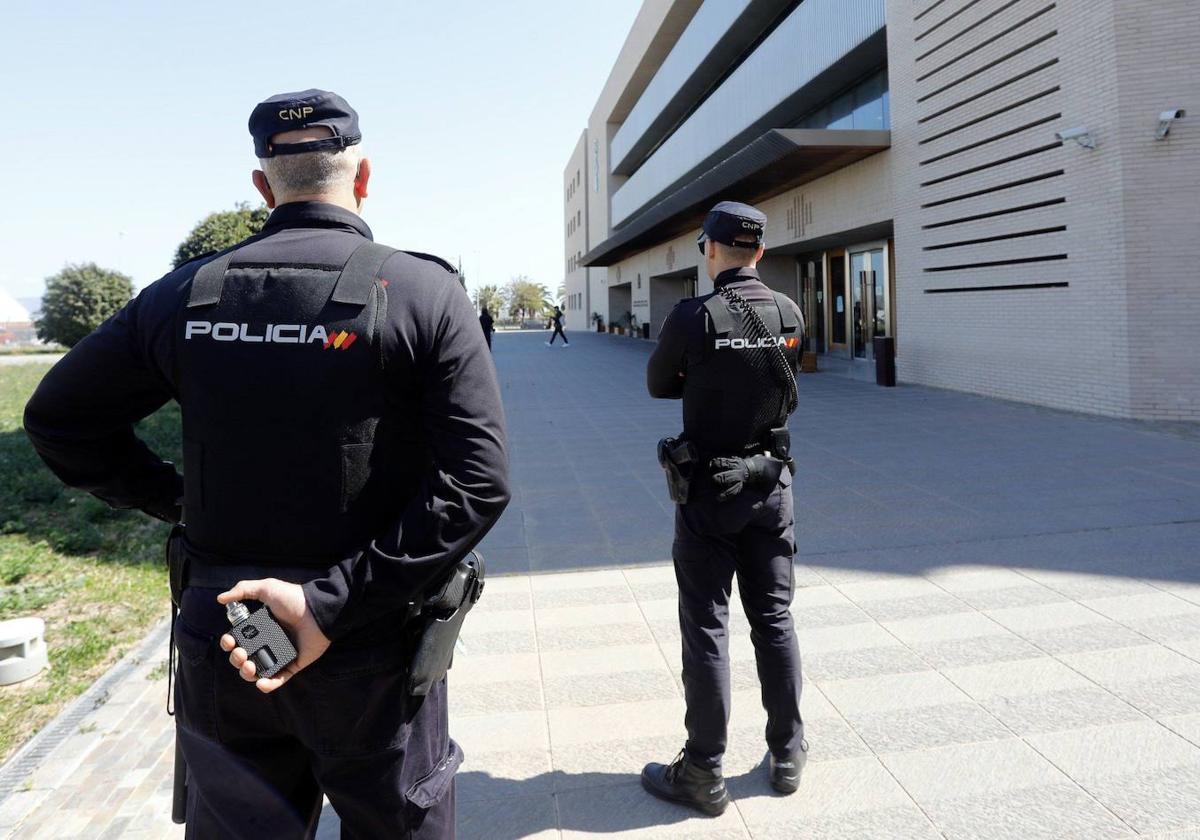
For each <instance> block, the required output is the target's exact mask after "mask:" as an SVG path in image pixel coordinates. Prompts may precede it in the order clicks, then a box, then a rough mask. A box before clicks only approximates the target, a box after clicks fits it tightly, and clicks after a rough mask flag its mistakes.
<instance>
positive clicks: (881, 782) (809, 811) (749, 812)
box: [729, 756, 912, 836]
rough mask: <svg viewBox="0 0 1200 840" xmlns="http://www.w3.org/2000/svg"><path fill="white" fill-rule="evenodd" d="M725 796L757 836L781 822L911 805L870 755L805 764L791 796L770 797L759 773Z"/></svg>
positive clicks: (733, 783)
mask: <svg viewBox="0 0 1200 840" xmlns="http://www.w3.org/2000/svg"><path fill="white" fill-rule="evenodd" d="M729 792H730V795H731V796H733V797H734V799H735V801H736V802H737V808H738V811H739V812H741V814H742V816H743V817H744V818H745V820H746V824H747V825H748V826H750V827H751V830H752V831H753V832H754V833H755V834H756V835H760V836H771V835H770V830H769V829H768V827H769V826H772V825H775V824H776V823H777V822H779V821H781V820H804V821H811V820H819V819H822V818H841V817H844V816H846V815H849V814H855V813H864V812H878V811H881V810H886V809H896V808H905V807H908V806H910V805H911V804H912V800H911V799H910V798H909V797H908V795H907V794H906V793H905V792H904V790H903V789H902V788H901V787H900V785H899V784H897V783H896V780H895V779H894V778H893V777H892V775H891V774H890V773H888V771H887V770H886V769H884V767H883V765H881V764H880V763H879V760H878V759H877V758H875V757H873V756H863V757H859V758H847V759H843V760H840V761H820V762H813V763H810V764H808V765H807V766H806V767H805V768H804V775H803V777H802V778H801V784H800V789H799V790H798V791H797V792H796V793H794V794H792V795H791V796H779V795H777V794H775V793H774V792H773V791H772V790H771V788H770V785H769V783H768V781H767V779H766V777H765V776H764V775H763V774H759V773H754V774H749V775H746V776H743V777H741V778H739V779H736V780H732V781H730V782H729ZM785 836H786V835H785Z"/></svg>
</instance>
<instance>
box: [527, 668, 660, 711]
mask: <svg viewBox="0 0 1200 840" xmlns="http://www.w3.org/2000/svg"><path fill="white" fill-rule="evenodd" d="M545 692H546V705H547V706H548V707H549V708H552V709H553V708H559V707H577V708H578V707H582V706H603V705H607V704H610V703H627V702H631V701H637V700H656V699H660V698H664V697H678V696H679V689H678V688H677V687H676V684H675V680H674V678H673V677H672V676H671V674H670V673H669V672H668V671H667V670H666V669H665V668H661V669H657V670H654V671H625V672H610V673H606V674H603V675H595V674H589V675H583V676H569V677H548V678H547V679H546V680H545Z"/></svg>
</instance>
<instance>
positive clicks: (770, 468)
mask: <svg viewBox="0 0 1200 840" xmlns="http://www.w3.org/2000/svg"><path fill="white" fill-rule="evenodd" d="M709 466H710V467H711V468H712V470H713V476H712V480H713V484H715V485H717V488H718V489H719V490H720V492H719V493H717V500H718V501H722V502H723V501H725V500H726V499H731V498H733V497H734V496H736V495H737V494H738V493H741V492H742V490H744V489H745V488H747V487H770V486H773V485H774V484H775V482H777V481H779V475H780V474H781V473H782V472H783V461H780V460H779V459H778V458H771V457H769V456H767V455H755V456H753V457H751V458H713V459H712V461H710V462H709Z"/></svg>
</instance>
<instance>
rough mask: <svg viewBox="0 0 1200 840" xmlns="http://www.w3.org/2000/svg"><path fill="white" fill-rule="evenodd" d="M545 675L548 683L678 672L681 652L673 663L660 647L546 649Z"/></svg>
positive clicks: (628, 646) (640, 645) (543, 663)
mask: <svg viewBox="0 0 1200 840" xmlns="http://www.w3.org/2000/svg"><path fill="white" fill-rule="evenodd" d="M540 661H541V673H542V676H543V677H544V678H545V679H546V680H553V679H560V678H565V677H577V676H589V675H603V674H612V673H620V672H623V671H654V670H664V671H667V672H671V671H674V670H676V669H678V667H679V652H678V651H676V655H675V657H674V659H673V660H668V659H667V658H665V657H664V656H663V651H662V649H661V648H659V646H658V645H657V644H653V643H651V644H638V645H603V646H601V647H597V648H593V649H583V650H543V651H542V652H541V655H540Z"/></svg>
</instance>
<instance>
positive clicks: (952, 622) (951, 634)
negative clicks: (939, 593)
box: [882, 611, 1009, 646]
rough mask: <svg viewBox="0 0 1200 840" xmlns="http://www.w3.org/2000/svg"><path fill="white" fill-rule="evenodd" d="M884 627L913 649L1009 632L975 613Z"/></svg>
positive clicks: (897, 622) (982, 615) (938, 616)
mask: <svg viewBox="0 0 1200 840" xmlns="http://www.w3.org/2000/svg"><path fill="white" fill-rule="evenodd" d="M882 624H883V626H884V627H885V628H886V629H887V631H888V632H889V633H891V634H893V635H895V636H896V637H897V638H898V639H900V640H901V641H903V642H904V643H905V644H908V645H912V646H918V645H921V644H925V643H929V644H932V643H936V642H941V641H948V640H953V639H969V638H977V637H979V636H996V635H1004V634H1006V633H1008V632H1009V631H1008V630H1007V629H1006V628H1005V627H1004V626H1003V625H1001V624H998V623H997V622H995V621H993V620H992V619H990V618H988V617H987V616H986V615H984V614H983V613H980V612H975V611H970V612H956V613H945V614H942V615H931V616H924V617H921V618H906V619H901V620H899V621H884V622H882Z"/></svg>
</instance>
